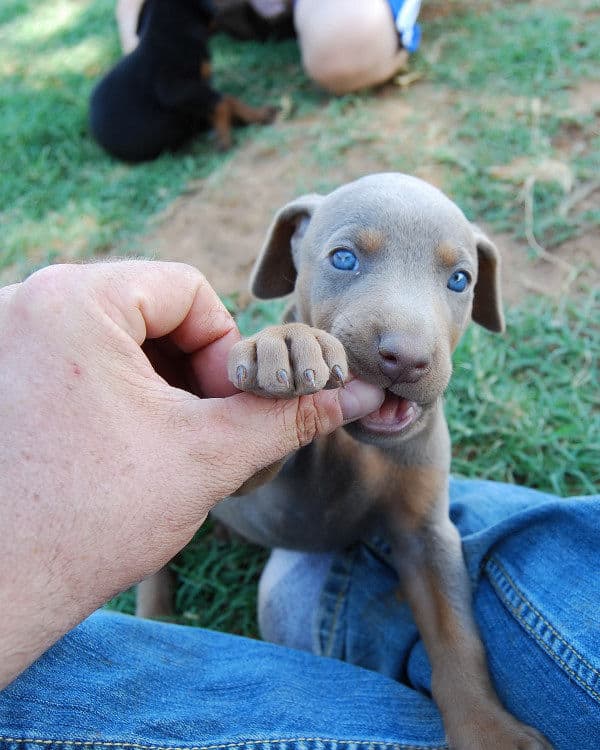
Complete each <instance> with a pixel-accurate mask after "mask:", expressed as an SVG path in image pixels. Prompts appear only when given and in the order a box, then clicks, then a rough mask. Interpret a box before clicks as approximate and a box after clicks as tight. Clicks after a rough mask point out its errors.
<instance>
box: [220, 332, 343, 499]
mask: <svg viewBox="0 0 600 750" xmlns="http://www.w3.org/2000/svg"><path fill="white" fill-rule="evenodd" d="M227 369H228V374H229V379H230V380H231V382H232V383H233V384H234V385H235V386H237V387H238V388H239V389H240V390H242V391H249V392H251V393H256V394H257V395H259V396H265V397H267V398H295V397H296V396H302V395H307V394H309V393H316V392H317V391H320V390H322V389H323V388H326V387H328V386H339V385H342V384H343V383H344V381H345V380H346V378H347V377H348V364H347V362H346V352H345V351H344V347H343V346H342V344H341V343H340V342H339V341H338V340H337V339H336V338H334V337H333V336H331V335H330V334H328V333H326V332H325V331H321V330H320V329H318V328H312V327H310V326H307V325H304V323H286V324H284V325H278V326H270V327H269V328H265V329H264V330H262V331H260V332H259V333H257V334H256V335H254V336H250V337H249V338H247V339H244V340H243V341H240V342H239V343H238V344H236V345H235V346H234V347H233V349H232V350H231V352H230V355H229V361H228V368H227ZM284 462H285V459H283V460H282V461H278V462H277V463H275V464H272V465H271V466H267V467H266V469H262V470H261V471H259V472H257V473H256V474H255V475H254V476H253V477H250V479H249V480H248V481H247V482H245V483H244V484H243V485H242V486H241V487H240V488H239V490H237V492H235V493H234V494H235V495H236V496H237V495H245V494H247V493H249V492H251V491H252V490H255V489H257V488H258V487H260V486H261V485H263V484H266V483H267V482H270V481H271V480H272V479H273V478H274V477H276V476H277V474H278V473H279V470H280V469H281V467H282V466H283V464H284Z"/></svg>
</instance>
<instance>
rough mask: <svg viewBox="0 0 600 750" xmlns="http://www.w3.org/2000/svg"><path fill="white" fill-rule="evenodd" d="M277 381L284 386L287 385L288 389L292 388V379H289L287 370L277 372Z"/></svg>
mask: <svg viewBox="0 0 600 750" xmlns="http://www.w3.org/2000/svg"><path fill="white" fill-rule="evenodd" d="M277 380H278V381H279V382H280V383H281V384H282V385H285V387H286V388H289V387H290V379H289V378H288V374H287V372H286V371H285V370H277Z"/></svg>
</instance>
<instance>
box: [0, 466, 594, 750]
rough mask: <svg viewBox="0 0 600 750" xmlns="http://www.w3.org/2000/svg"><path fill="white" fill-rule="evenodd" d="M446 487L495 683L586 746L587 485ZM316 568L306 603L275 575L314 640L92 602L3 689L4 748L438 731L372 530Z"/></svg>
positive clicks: (359, 743)
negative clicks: (567, 494)
mask: <svg viewBox="0 0 600 750" xmlns="http://www.w3.org/2000/svg"><path fill="white" fill-rule="evenodd" d="M450 499H451V515H452V518H453V520H454V522H455V523H456V525H457V527H458V529H459V530H460V532H461V535H462V538H463V551H464V555H465V560H466V564H467V568H468V571H469V574H470V577H471V581H472V584H473V602H474V611H475V616H476V619H477V622H478V625H479V628H480V632H481V636H482V639H483V641H484V644H485V647H486V651H487V655H488V661H489V667H490V671H491V674H492V677H493V680H494V683H495V685H496V688H497V690H498V693H499V696H500V698H501V699H502V701H503V702H504V704H505V706H506V707H507V708H508V710H510V711H511V712H512V713H514V714H515V716H517V718H519V719H521V720H523V721H525V722H527V723H529V724H531V725H532V726H534V727H536V728H537V729H539V730H540V731H542V732H543V733H544V734H546V735H547V736H548V738H549V740H550V741H551V743H552V744H553V746H554V748H555V750H575V749H576V750H598V748H599V747H600V615H599V608H600V575H599V570H598V539H599V538H600V495H596V496H591V497H582V498H570V499H566V500H563V499H561V498H558V497H555V496H553V495H549V494H544V493H540V492H535V491H533V490H528V489H524V488H520V487H516V486H513V485H508V484H500V483H495V482H483V481H470V480H452V481H451V483H450ZM299 559H300V561H302V559H310V555H299ZM319 569H320V570H321V571H324V573H321V574H320V576H321V578H320V579H319V578H318V577H317V580H314V579H313V580H312V582H311V581H310V580H309V581H308V585H310V586H312V588H313V589H314V587H315V585H318V586H319V588H320V595H319V597H318V605H317V606H316V607H313V608H312V609H310V610H308V611H307V610H305V609H303V606H304V602H305V599H304V597H302V596H299V595H298V593H299V592H298V590H296V589H295V588H294V581H295V580H297V579H296V577H295V575H294V576H291V580H288V581H285V580H284V581H282V582H281V584H280V585H279V593H280V596H281V598H282V603H283V604H285V605H286V606H285V608H284V610H283V611H284V612H286V614H287V617H288V618H289V619H290V620H295V621H296V623H301V622H304V623H305V628H306V629H308V632H309V634H310V636H311V639H310V640H311V641H312V648H313V650H314V651H315V652H316V654H318V655H315V654H311V653H307V652H304V651H297V650H293V649H289V648H284V647H279V646H274V645H271V644H267V643H262V642H259V641H255V640H249V639H245V638H240V637H237V636H229V635H224V634H221V633H213V632H208V631H205V630H201V629H195V628H189V627H182V626H177V625H170V624H166V623H160V622H150V621H145V620H141V619H136V618H134V617H128V616H125V615H120V614H115V613H111V612H105V611H101V612H97V613H96V614H94V615H93V616H92V617H90V618H89V619H88V620H86V621H85V622H83V623H82V624H81V625H79V626H78V627H77V628H75V629H74V630H73V631H72V632H71V633H69V634H68V635H67V636H65V637H64V638H63V639H62V640H61V641H59V642H58V643H57V644H56V645H55V646H54V647H53V648H51V649H50V650H49V651H48V652H46V654H44V656H42V657H41V658H40V659H39V660H38V661H37V662H36V663H35V664H33V665H32V666H31V667H30V668H29V669H28V670H27V671H26V672H24V673H23V674H22V675H21V676H20V677H18V678H17V679H16V680H15V681H14V682H13V683H12V684H11V685H10V686H9V687H7V688H5V690H4V691H3V692H2V693H0V750H44V748H62V750H64V748H71V750H85V749H86V748H87V747H90V748H97V750H107V748H112V750H114V749H115V748H118V749H120V750H146V749H148V750H150V749H151V748H172V749H173V750H182V749H184V748H186V749H187V750H191V748H196V749H197V750H199V748H209V747H210V748H211V750H226V748H229V749H230V750H265V748H268V750H336V749H337V750H373V748H375V749H376V750H391V749H392V748H395V749H396V750H398V749H399V748H408V747H410V748H414V749H415V750H425V748H427V749H428V750H442V749H443V748H445V747H447V745H446V744H445V739H444V732H443V728H442V723H441V720H440V716H439V713H438V710H437V707H436V706H435V704H434V702H433V701H432V699H431V673H430V667H429V662H428V659H427V656H426V654H425V650H424V648H423V643H422V641H421V639H420V637H419V635H418V632H417V629H416V627H415V625H414V623H413V621H412V617H411V615H410V612H409V610H408V607H407V605H406V603H405V602H403V601H402V600H401V599H400V598H399V597H398V593H397V589H398V583H397V579H396V575H395V574H394V572H393V571H392V569H391V568H390V567H389V565H388V564H387V562H386V547H385V545H384V544H381V543H379V542H376V541H373V542H371V543H369V544H368V545H356V546H354V547H352V548H351V549H349V550H347V551H345V552H342V553H339V554H335V555H331V556H330V560H329V561H328V564H327V565H325V566H320V568H319ZM314 599H315V597H313V599H312V600H313V601H314ZM308 600H309V601H310V597H309V598H308ZM323 656H326V657H334V658H322V657H323ZM340 659H344V661H340ZM344 662H346V663H344ZM457 679H460V675H457ZM87 743H90V744H89V745H88V744H87Z"/></svg>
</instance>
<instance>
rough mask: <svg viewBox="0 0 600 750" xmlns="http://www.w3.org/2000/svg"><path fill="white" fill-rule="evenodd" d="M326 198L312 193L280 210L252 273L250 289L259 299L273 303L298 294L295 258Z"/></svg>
mask: <svg viewBox="0 0 600 750" xmlns="http://www.w3.org/2000/svg"><path fill="white" fill-rule="evenodd" d="M323 198H324V196H322V195H318V194H317V193H311V194H310V195H303V196H302V197H301V198H296V200H293V201H291V203H288V204H286V205H285V206H284V207H283V208H280V209H279V211H278V212H277V214H276V215H275V218H274V219H273V223H272V224H271V226H270V228H269V231H268V232H267V239H266V240H265V244H264V246H263V249H262V251H261V253H260V255H259V256H258V260H257V261H256V264H255V266H254V270H253V272H252V278H251V280H250V288H251V290H252V294H254V296H255V297H259V298H260V299H272V298H273V297H284V296H285V295H286V294H290V293H291V292H293V291H294V284H295V283H296V266H295V265H294V258H293V255H294V253H295V252H297V250H298V247H299V245H300V241H301V240H302V238H303V237H304V234H305V232H306V230H307V229H308V225H309V224H310V219H311V217H312V215H313V213H314V211H315V210H316V209H317V207H318V206H319V205H320V204H321V201H322V200H323Z"/></svg>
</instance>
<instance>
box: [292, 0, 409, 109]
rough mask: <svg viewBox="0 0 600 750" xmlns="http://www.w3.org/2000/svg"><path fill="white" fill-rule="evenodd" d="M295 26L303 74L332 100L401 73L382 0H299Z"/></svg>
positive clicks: (389, 16) (391, 25)
mask: <svg viewBox="0 0 600 750" xmlns="http://www.w3.org/2000/svg"><path fill="white" fill-rule="evenodd" d="M294 20H295V24H296V31H297V34H298V40H299V44H300V49H301V53H302V64H303V66H304V69H305V71H306V73H307V75H309V76H310V77H311V78H312V79H313V80H314V81H316V82H317V83H319V84H320V85H321V86H323V87H324V88H326V89H328V90H329V91H332V92H334V93H336V94H343V93H346V92H348V91H356V90H358V89H361V88H365V87H367V86H373V85H376V84H379V83H383V82H385V81H386V80H388V79H389V78H391V76H393V75H394V73H395V72H396V71H397V70H398V69H399V67H400V65H399V58H398V37H397V33H396V29H395V26H394V21H393V18H392V14H391V12H390V8H389V5H388V3H387V2H386V0H370V2H368V3H356V2H354V1H353V0H338V1H337V2H323V1H322V0H320V1H317V0H298V2H297V3H296V6H295V15H294Z"/></svg>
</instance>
